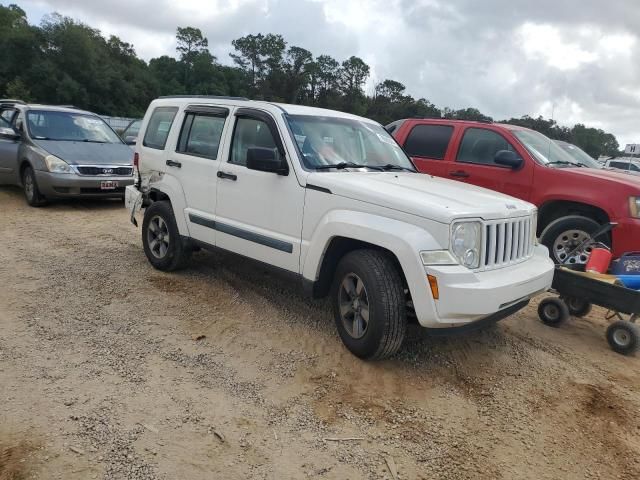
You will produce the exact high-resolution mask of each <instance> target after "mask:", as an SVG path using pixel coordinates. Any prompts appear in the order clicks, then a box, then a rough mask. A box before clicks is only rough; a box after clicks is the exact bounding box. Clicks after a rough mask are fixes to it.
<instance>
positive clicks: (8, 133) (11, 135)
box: [0, 127, 20, 140]
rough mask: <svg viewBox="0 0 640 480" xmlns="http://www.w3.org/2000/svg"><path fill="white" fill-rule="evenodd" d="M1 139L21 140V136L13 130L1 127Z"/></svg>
mask: <svg viewBox="0 0 640 480" xmlns="http://www.w3.org/2000/svg"><path fill="white" fill-rule="evenodd" d="M0 138H4V139H5V140H17V139H18V138H20V134H19V133H17V132H16V131H15V130H14V129H13V128H10V127H0Z"/></svg>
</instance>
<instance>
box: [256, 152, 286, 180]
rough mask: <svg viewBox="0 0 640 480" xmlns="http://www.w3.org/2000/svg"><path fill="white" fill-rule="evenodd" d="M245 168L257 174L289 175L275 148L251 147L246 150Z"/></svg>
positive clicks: (282, 159) (284, 161) (283, 160)
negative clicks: (255, 171)
mask: <svg viewBox="0 0 640 480" xmlns="http://www.w3.org/2000/svg"><path fill="white" fill-rule="evenodd" d="M247 168H248V169H249V170H257V171H259V172H270V173H277V174H278V175H289V165H288V164H287V161H286V160H285V159H284V158H283V157H282V156H281V155H280V154H279V153H278V151H277V150H276V149H275V148H263V147H252V148H249V149H247Z"/></svg>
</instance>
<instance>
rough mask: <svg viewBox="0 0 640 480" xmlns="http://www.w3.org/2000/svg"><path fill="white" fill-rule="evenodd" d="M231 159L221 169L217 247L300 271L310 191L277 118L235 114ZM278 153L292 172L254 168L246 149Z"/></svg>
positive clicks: (247, 110)
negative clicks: (295, 167)
mask: <svg viewBox="0 0 640 480" xmlns="http://www.w3.org/2000/svg"><path fill="white" fill-rule="evenodd" d="M230 120H233V123H234V125H233V134H232V139H231V140H230V149H229V154H228V157H227V158H225V159H224V160H223V161H222V162H221V164H220V170H219V171H218V177H219V178H218V187H217V196H218V199H217V205H216V224H215V228H216V229H217V233H216V244H217V245H218V246H219V247H221V248H224V249H226V250H229V251H232V252H235V253H239V254H241V255H244V256H247V257H250V258H254V259H256V260H260V261H262V262H265V263H268V264H270V265H274V266H277V267H280V268H283V269H285V270H289V271H292V272H299V271H300V265H299V259H300V242H301V239H300V237H301V232H302V214H303V208H304V195H305V189H304V188H302V186H301V185H300V184H299V183H298V179H297V178H296V175H295V173H294V171H293V168H292V165H291V157H290V155H292V154H293V153H291V152H287V151H286V150H285V147H284V143H283V141H282V137H281V135H282V132H280V131H279V129H278V126H277V123H276V122H275V119H274V118H273V117H272V116H271V115H270V114H269V113H268V112H265V111H263V110H259V109H253V108H239V109H237V110H236V111H235V114H234V118H233V119H230ZM252 147H261V148H269V149H274V150H275V151H276V152H277V154H278V155H285V158H286V159H287V161H288V163H289V174H288V175H278V174H275V173H270V172H261V171H256V170H249V169H248V168H247V167H246V161H247V151H248V149H249V148H252Z"/></svg>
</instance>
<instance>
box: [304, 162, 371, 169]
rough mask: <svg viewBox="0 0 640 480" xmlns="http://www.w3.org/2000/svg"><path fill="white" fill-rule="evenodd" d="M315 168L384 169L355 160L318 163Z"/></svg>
mask: <svg viewBox="0 0 640 480" xmlns="http://www.w3.org/2000/svg"><path fill="white" fill-rule="evenodd" d="M313 168H315V169H316V170H329V169H331V168H335V169H337V170H344V169H345V168H371V169H372V170H379V171H383V170H384V168H383V167H379V166H377V165H361V164H359V163H353V162H340V163H334V164H333V165H317V166H314V167H313Z"/></svg>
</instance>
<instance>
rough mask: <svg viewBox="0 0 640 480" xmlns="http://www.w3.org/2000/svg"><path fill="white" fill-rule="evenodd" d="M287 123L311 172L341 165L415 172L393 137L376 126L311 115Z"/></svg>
mask: <svg viewBox="0 0 640 480" xmlns="http://www.w3.org/2000/svg"><path fill="white" fill-rule="evenodd" d="M287 120H288V121H289V126H290V128H291V131H292V132H293V135H294V137H295V141H296V143H297V145H298V148H299V149H300V152H301V153H302V157H303V162H304V164H305V166H306V167H308V168H316V169H318V168H320V169H322V168H327V166H331V165H339V166H341V167H342V168H344V167H345V166H346V167H354V168H359V167H360V168H374V169H378V170H379V169H383V168H384V169H393V168H398V169H401V170H402V169H407V170H411V171H415V168H414V167H413V164H412V163H411V160H409V157H407V155H406V154H405V153H404V151H403V150H402V149H401V148H400V147H399V146H398V144H397V143H396V141H395V140H394V139H393V138H392V137H391V135H389V133H387V131H386V130H385V129H384V128H382V127H381V126H379V125H376V124H374V123H369V122H362V121H359V120H352V119H348V118H336V117H318V116H311V115H290V116H288V117H287ZM329 168H330V167H329ZM336 168H339V167H336Z"/></svg>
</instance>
